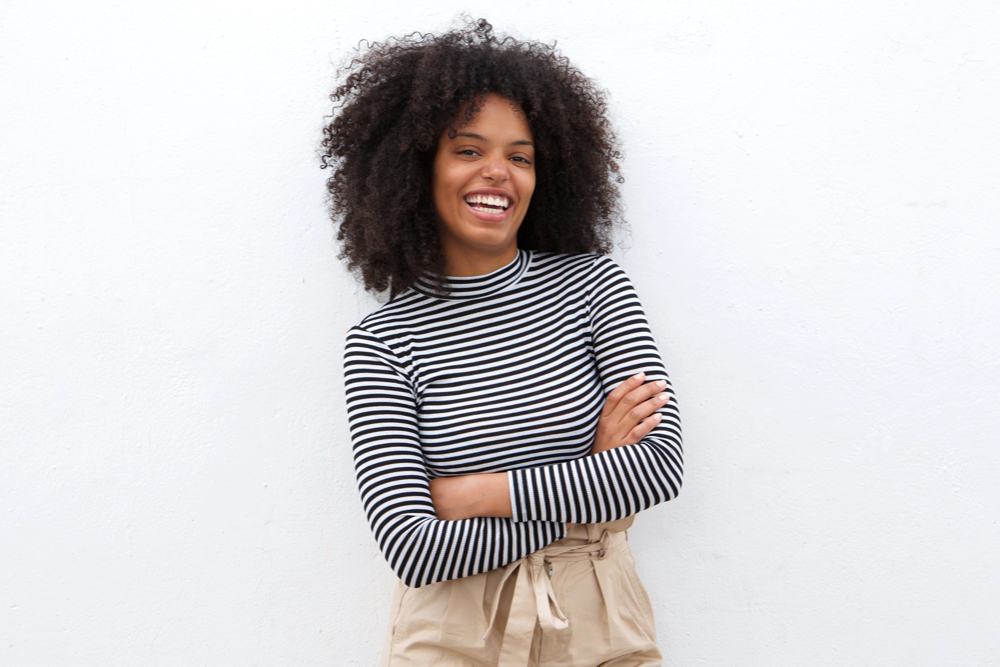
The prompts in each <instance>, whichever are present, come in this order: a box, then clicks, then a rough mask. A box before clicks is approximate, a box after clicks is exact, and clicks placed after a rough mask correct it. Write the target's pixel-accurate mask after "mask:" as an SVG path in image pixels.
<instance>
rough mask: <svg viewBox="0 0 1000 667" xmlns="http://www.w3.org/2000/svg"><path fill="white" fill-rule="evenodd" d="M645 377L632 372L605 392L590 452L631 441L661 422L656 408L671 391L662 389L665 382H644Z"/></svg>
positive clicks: (629, 443)
mask: <svg viewBox="0 0 1000 667" xmlns="http://www.w3.org/2000/svg"><path fill="white" fill-rule="evenodd" d="M645 379H646V376H645V374H644V373H638V374H636V375H633V376H632V377H630V378H629V379H627V380H625V381H624V382H622V383H621V384H620V385H618V386H617V387H615V388H614V389H613V390H612V391H611V393H610V394H608V398H607V400H606V401H604V407H603V408H602V409H601V417H600V419H599V420H598V421H597V432H596V433H595V435H594V444H593V446H592V447H591V448H590V453H591V454H598V453H600V452H604V451H607V450H609V449H614V448H615V447H621V446H622V445H633V444H635V443H637V442H639V441H640V440H642V439H643V438H645V437H646V434H647V433H649V432H650V431H652V430H653V428H654V427H655V426H656V425H657V424H659V423H660V419H661V418H662V416H661V415H660V413H658V412H657V410H659V409H660V408H662V407H663V406H664V405H666V404H667V403H668V402H669V401H670V394H666V393H663V390H664V389H666V387H667V383H666V382H664V381H663V380H656V381H655V382H646V383H643V380H645Z"/></svg>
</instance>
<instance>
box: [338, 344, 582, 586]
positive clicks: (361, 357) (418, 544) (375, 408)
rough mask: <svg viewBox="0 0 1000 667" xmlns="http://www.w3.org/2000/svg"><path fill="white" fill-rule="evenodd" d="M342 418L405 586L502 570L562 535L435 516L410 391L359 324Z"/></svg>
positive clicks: (543, 527)
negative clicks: (346, 421)
mask: <svg viewBox="0 0 1000 667" xmlns="http://www.w3.org/2000/svg"><path fill="white" fill-rule="evenodd" d="M344 374H345V385H346V394H347V414H348V420H349V422H350V428H351V439H352V442H353V450H354V465H355V469H356V472H357V477H358V487H359V489H360V491H361V502H362V504H363V506H364V510H365V514H366V515H367V517H368V522H369V524H370V525H371V528H372V532H374V534H375V540H376V542H378V545H379V548H380V549H381V551H382V554H383V555H384V556H385V558H386V560H387V561H388V562H389V565H390V566H391V567H392V569H393V570H394V571H395V572H396V575H397V576H398V577H399V578H400V579H401V580H402V581H403V583H405V584H406V585H408V586H412V587H419V586H423V585H425V584H431V583H435V582H438V581H445V580H448V579H458V578H461V577H468V576H472V575H475V574H479V573H481V572H487V571H489V570H493V569H496V568H498V567H502V566H504V565H506V564H508V563H511V562H513V561H515V560H517V559H519V558H523V557H524V556H527V555H528V554H529V553H531V552H533V551H537V550H538V549H541V548H542V547H544V546H546V545H547V544H550V543H551V542H554V541H556V540H558V539H560V538H562V537H564V536H565V534H566V526H565V525H564V524H563V523H558V522H550V521H517V522H515V521H514V520H512V519H504V518H496V517H483V518H474V519H464V520H460V521H441V520H439V519H438V518H437V515H436V514H435V513H434V505H433V503H432V502H431V495H430V489H429V486H428V483H429V480H430V476H429V475H428V472H427V468H426V466H425V464H424V459H423V454H422V451H421V447H420V437H419V431H418V428H417V408H416V398H415V394H414V391H413V387H412V386H411V384H410V381H409V380H408V376H407V374H406V371H405V367H404V366H403V364H402V362H400V360H399V358H398V357H397V356H396V355H395V354H394V353H393V351H392V349H391V348H390V347H389V346H387V345H386V344H385V343H384V342H383V341H382V340H381V339H379V338H378V337H377V336H375V335H373V334H371V333H369V332H367V331H365V330H364V329H362V328H360V327H355V328H353V329H352V330H351V331H350V332H349V333H348V336H347V346H346V349H345V352H344Z"/></svg>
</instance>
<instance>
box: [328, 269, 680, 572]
mask: <svg viewBox="0 0 1000 667" xmlns="http://www.w3.org/2000/svg"><path fill="white" fill-rule="evenodd" d="M448 286H449V289H450V290H451V291H450V293H449V295H448V296H447V297H441V296H436V295H435V293H434V292H433V288H432V286H431V285H430V284H425V283H419V282H418V283H417V284H416V285H415V286H414V287H413V288H412V289H410V290H407V291H405V292H403V293H402V294H400V295H398V296H397V297H396V298H395V299H393V300H392V301H390V302H389V303H387V304H386V305H385V306H383V307H382V308H380V309H379V310H378V311H376V312H375V313H373V314H371V315H369V316H368V317H366V318H365V319H364V320H362V322H361V323H360V324H358V325H357V326H355V327H354V328H352V329H351V331H350V332H349V333H348V338H347V347H346V350H345V355H344V370H345V376H346V393H347V404H348V416H349V420H350V426H351V435H352V440H353V447H354V459H355V466H356V470H357V475H358V485H359V488H360V491H361V499H362V502H363V504H364V508H365V512H366V514H367V517H368V520H369V523H370V524H371V527H372V530H373V532H374V534H375V538H376V540H377V542H378V544H379V547H380V548H381V550H382V552H383V554H384V555H385V557H386V559H387V560H388V562H389V564H390V565H391V566H392V567H393V569H394V570H395V572H396V574H397V575H398V576H399V577H400V579H402V580H403V582H404V583H406V584H407V585H409V586H415V587H416V586H422V585H425V584H429V583H434V582H437V581H444V580H448V579H455V578H460V577H466V576H471V575H474V574H479V573H481V572H486V571H489V570H492V569H495V568H497V567H501V566H503V565H506V564H507V563H510V562H512V561H514V560H517V559H518V558H522V557H524V556H526V555H527V554H529V553H531V552H533V551H536V550H538V549H540V548H542V547H543V546H545V545H547V544H549V543H551V542H553V541H555V540H557V539H559V538H561V537H563V536H564V535H565V523H566V522H571V523H596V522H602V521H611V520H615V519H619V518H623V517H626V516H629V515H631V514H635V513H636V512H638V511H640V510H643V509H646V508H648V507H651V506H652V505H655V504H657V503H660V502H663V501H665V500H670V499H672V498H674V497H675V496H676V495H677V493H678V491H679V489H680V484H681V475H682V467H683V458H682V449H681V431H680V418H679V415H678V412H677V403H676V401H675V400H673V399H672V400H671V401H670V402H669V403H668V404H667V405H666V406H664V407H663V408H662V409H661V412H662V414H663V419H662V420H661V421H660V423H659V424H658V425H657V426H656V427H655V428H654V429H653V431H652V432H650V434H649V435H648V436H647V437H646V438H645V439H643V441H642V442H640V443H638V444H635V445H629V446H626V447H619V448H617V449H613V450H610V451H607V452H602V453H600V454H598V455H595V456H588V453H589V450H590V446H591V444H592V442H593V436H594V429H595V427H596V424H597V419H598V416H599V414H600V410H601V406H602V405H603V403H604V399H605V397H606V396H607V393H608V392H609V391H611V389H613V388H614V387H615V386H617V385H618V384H619V383H620V382H622V381H623V380H624V379H626V378H627V377H629V376H631V375H633V374H635V373H636V372H638V371H643V372H645V373H646V376H647V379H648V380H665V381H666V382H667V390H666V391H667V392H668V393H671V394H672V393H673V392H672V390H671V388H670V381H669V378H667V375H666V372H665V371H664V369H663V364H662V362H661V361H660V356H659V353H658V352H657V350H656V346H655V344H654V342H653V338H652V335H651V334H650V331H649V326H648V324H647V322H646V318H645V315H644V314H643V311H642V307H641V306H640V304H639V300H638V298H637V297H636V294H635V290H634V289H633V288H632V285H631V283H630V282H629V280H628V278H627V277H626V276H625V274H624V272H623V271H622V270H621V269H620V268H619V267H618V266H617V264H615V262H614V261H613V260H611V259H610V258H608V257H606V256H600V255H590V254H586V255H585V254H578V255H567V254H557V253H543V252H532V251H519V253H518V255H517V257H516V258H515V259H514V261H513V262H511V263H510V264H508V265H507V266H505V267H503V268H501V269H499V270H498V271H495V272H493V273H490V274H487V275H485V276H474V277H471V278H449V279H448ZM499 471H508V479H509V483H510V493H511V505H512V508H513V515H514V516H513V519H503V518H491V517H487V518H475V519H467V520H462V521H439V520H438V519H437V518H436V516H435V514H434V507H433V504H432V502H431V497H430V493H429V491H428V482H429V480H431V479H433V478H435V477H440V476H446V475H464V474H470V473H484V472H499Z"/></svg>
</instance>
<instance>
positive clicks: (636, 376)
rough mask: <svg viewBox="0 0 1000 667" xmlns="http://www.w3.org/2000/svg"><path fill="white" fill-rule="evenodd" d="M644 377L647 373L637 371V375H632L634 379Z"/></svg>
mask: <svg viewBox="0 0 1000 667" xmlns="http://www.w3.org/2000/svg"><path fill="white" fill-rule="evenodd" d="M644 377H646V374H645V373H636V374H635V375H633V376H632V379H633V380H641V379H642V378H644Z"/></svg>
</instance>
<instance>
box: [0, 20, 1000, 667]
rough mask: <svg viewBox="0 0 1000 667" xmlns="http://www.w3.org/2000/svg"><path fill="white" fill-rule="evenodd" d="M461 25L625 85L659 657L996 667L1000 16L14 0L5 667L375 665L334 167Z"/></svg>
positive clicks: (1, 631) (384, 584)
mask: <svg viewBox="0 0 1000 667" xmlns="http://www.w3.org/2000/svg"><path fill="white" fill-rule="evenodd" d="M459 9H468V10H469V11H470V12H471V13H472V14H474V15H477V16H478V15H483V16H487V17H488V18H490V19H492V20H493V21H494V23H495V24H496V25H497V26H498V28H501V29H506V30H510V31H514V32H515V33H517V34H519V35H522V36H528V37H532V38H536V39H540V40H547V41H550V40H558V41H559V44H560V46H561V48H562V49H563V50H564V52H565V53H566V54H567V55H569V56H570V57H571V58H572V59H573V60H574V61H575V62H576V63H577V64H578V65H579V66H580V67H581V68H582V69H584V70H585V71H586V72H587V73H589V74H590V75H592V76H593V77H595V78H596V79H597V80H599V81H600V82H601V84H602V85H603V86H605V87H606V88H607V89H608V90H609V91H610V93H611V99H612V100H613V108H614V113H615V116H616V118H617V122H618V123H619V125H620V127H621V133H622V136H623V139H624V142H625V150H626V154H627V159H626V173H625V175H626V177H627V179H628V180H627V183H626V186H625V194H626V198H627V203H628V216H629V219H630V221H631V224H632V230H633V234H632V240H631V241H630V243H631V247H630V249H628V250H627V251H624V252H619V253H618V255H619V258H620V259H621V261H622V262H623V264H624V266H625V267H626V269H627V270H628V271H629V272H630V273H631V275H632V276H633V279H634V281H635V283H636V284H637V286H638V288H639V290H640V294H641V295H642V296H643V299H644V301H645V304H646V307H647V310H648V312H649V314H650V317H651V320H652V323H653V325H654V328H655V331H656V332H657V334H658V336H659V338H660V340H661V343H662V349H663V351H664V354H665V357H666V361H667V364H668V368H669V369H670V370H671V371H672V373H673V376H674V380H675V384H676V388H677V391H678V395H679V397H680V404H681V407H682V411H683V415H684V420H685V422H684V423H685V429H686V449H687V481H686V484H685V488H684V491H683V493H682V494H681V497H680V498H679V499H678V500H677V501H675V502H672V503H669V504H668V505H667V506H663V507H658V508H656V509H653V510H651V511H649V512H647V513H645V514H643V515H642V516H640V517H639V519H638V520H637V524H636V528H635V529H634V530H633V532H632V543H633V547H634V548H635V550H636V553H637V555H638V559H639V562H640V565H639V567H640V570H641V574H642V575H643V577H644V579H645V581H646V583H647V586H648V588H649V589H650V593H651V595H652V598H653V600H654V605H655V607H656V610H657V615H658V616H657V621H658V626H659V630H660V636H661V645H662V648H663V649H664V652H665V653H666V655H667V656H668V660H667V664H671V665H717V666H720V667H721V666H727V667H728V666H732V665H806V664H808V665H862V664H866V665H880V666H882V665H934V666H938V665H996V664H998V663H1000V626H998V620H997V619H998V618H1000V577H998V576H997V572H996V565H997V563H998V562H1000V528H998V525H997V517H998V508H1000V491H998V482H997V480H998V477H1000V463H998V455H997V445H998V444H1000V437H998V432H1000V400H998V394H1000V380H998V378H1000V344H998V338H1000V335H998V334H1000V326H998V324H1000V262H997V258H998V252H1000V224H998V223H1000V219H998V218H1000V216H998V210H1000V183H998V176H1000V129H998V128H1000V124H998V122H997V118H998V103H1000V46H998V40H997V38H996V35H997V34H998V33H1000V8H998V5H997V3H995V2H993V1H992V0H978V1H975V0H973V1H971V2H965V3H955V2H945V1H944V0H932V1H926V2H921V3H912V2H899V1H897V2H880V3H870V2H863V1H861V0H846V1H845V2H839V3H825V4H820V3H792V2H776V1H773V0H772V1H770V2H757V3H743V2H737V1H736V0H715V1H705V0H697V1H696V0H674V1H670V2H664V3H652V2H649V3H632V4H629V5H626V6H625V7H619V8H617V9H615V10H614V11H613V12H609V10H608V9H607V8H606V6H605V3H603V2H591V1H586V2H585V1H582V0H580V1H574V2H561V3H560V2H549V3H539V2H526V1H520V0H518V1H513V0H512V1H510V2H507V3H503V4H497V3H487V2H478V1H476V2H471V1H470V2H467V3H457V2H450V1H448V0H444V1H442V0H433V1H429V0H421V1H413V0H408V1H407V2H386V1H383V0H369V1H367V2H364V3H355V2H351V3H348V2H343V1H340V2H337V1H327V2H319V1H317V0H313V1H309V2H298V3H293V4H292V6H291V7H288V6H286V5H285V3H278V2H268V3H250V4H246V3H236V2H230V3H223V2H211V3H195V2H172V3H166V2H162V3H118V2H109V1H100V2H87V3H80V2H70V1H69V0H50V1H49V2H38V3H24V2H21V3H14V2H7V3H3V5H2V8H0V12H2V20H0V63H2V64H0V89H2V91H3V93H2V97H0V188H2V193H0V229H2V232H3V235H2V248H0V301H2V305H3V309H2V311H0V335H2V339H0V340H2V347H0V420H2V443H0V545H2V548H0V664H5V665H6V664H10V665H60V664H65V665H70V664H72V665H195V664H204V665H248V664H259V665H319V664H338V665H349V664H351V665H368V664H372V661H373V659H374V658H373V656H375V655H376V653H377V651H378V647H379V644H380V640H381V636H382V632H383V627H384V624H385V621H386V617H385V616H386V609H387V602H388V592H389V588H390V584H391V581H392V575H391V573H390V571H389V569H388V567H387V566H386V565H385V564H384V562H383V560H382V559H381V556H380V555H379V553H378V552H377V550H376V548H375V545H374V542H373V540H372V538H371V536H370V533H369V531H368V528H367V525H366V524H365V522H364V520H363V518H362V515H361V509H360V503H359V501H358V499H357V494H356V489H355V487H354V479H353V470H352V468H351V463H350V448H349V443H348V440H347V428H346V425H345V422H344V408H343V396H342V390H341V386H340V373H341V371H340V354H341V349H342V342H343V332H344V330H345V328H346V327H348V326H350V325H351V324H352V323H354V322H355V321H357V320H358V319H359V318H360V317H361V316H362V315H363V314H365V313H366V312H367V311H368V310H370V309H371V308H372V307H373V306H374V302H373V301H371V300H370V299H369V298H368V297H366V296H364V295H363V294H361V293H360V292H359V290H358V289H357V288H356V287H355V285H354V283H353V282H352V280H351V279H350V277H349V276H348V275H347V274H346V273H345V272H344V270H343V267H342V266H341V265H340V264H339V262H338V261H337V259H336V249H335V246H334V242H333V232H332V230H331V226H330V223H329V222H328V220H327V219H326V217H325V212H324V205H323V180H324V178H325V177H326V175H327V174H326V172H323V171H321V170H319V169H318V168H317V161H316V159H315V147H316V145H317V142H318V138H319V129H320V127H321V123H322V116H323V114H324V112H325V111H326V110H327V102H326V94H327V93H328V92H329V90H330V88H331V86H332V81H333V72H334V69H335V64H336V63H337V62H339V60H340V59H341V57H342V56H343V55H344V54H345V53H346V50H347V49H348V48H349V47H350V46H351V45H353V44H355V43H357V42H358V41H359V40H361V39H365V38H367V39H379V38H383V37H385V36H388V35H390V34H400V33H405V32H409V31H412V30H417V29H423V30H436V29H440V28H441V27H442V26H446V25H447V24H448V23H449V21H450V20H451V18H452V17H453V16H454V15H455V13H456V12H457V11H458V10H459Z"/></svg>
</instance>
